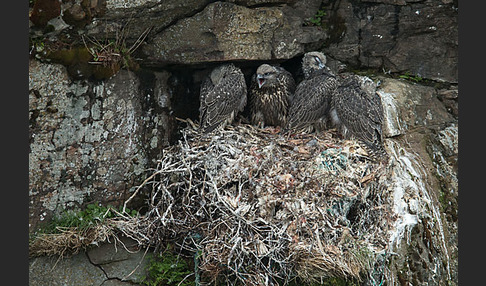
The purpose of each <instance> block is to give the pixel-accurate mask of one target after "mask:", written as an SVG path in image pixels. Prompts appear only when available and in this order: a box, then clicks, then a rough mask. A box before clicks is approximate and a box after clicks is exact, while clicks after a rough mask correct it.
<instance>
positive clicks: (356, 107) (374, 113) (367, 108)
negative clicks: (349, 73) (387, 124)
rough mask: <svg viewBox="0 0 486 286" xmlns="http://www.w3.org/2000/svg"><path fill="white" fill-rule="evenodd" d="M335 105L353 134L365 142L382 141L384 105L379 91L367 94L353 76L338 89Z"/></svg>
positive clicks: (340, 117) (343, 121) (338, 113)
mask: <svg viewBox="0 0 486 286" xmlns="http://www.w3.org/2000/svg"><path fill="white" fill-rule="evenodd" d="M333 106H334V108H335V109H336V113H337V115H338V117H339V119H340V121H341V122H342V124H344V126H345V127H346V128H347V129H348V130H349V131H350V132H351V134H352V135H354V136H356V137H357V138H359V139H361V140H363V141H365V142H370V143H371V142H377V141H381V125H382V123H383V107H382V105H381V99H380V96H379V95H378V94H377V93H374V94H372V95H369V94H367V93H366V92H365V91H364V90H362V89H361V87H360V85H359V83H358V81H357V80H356V79H353V78H351V79H349V80H346V81H345V82H344V83H343V84H342V85H340V86H339V87H338V88H337V89H336V93H335V95H334V97H333Z"/></svg>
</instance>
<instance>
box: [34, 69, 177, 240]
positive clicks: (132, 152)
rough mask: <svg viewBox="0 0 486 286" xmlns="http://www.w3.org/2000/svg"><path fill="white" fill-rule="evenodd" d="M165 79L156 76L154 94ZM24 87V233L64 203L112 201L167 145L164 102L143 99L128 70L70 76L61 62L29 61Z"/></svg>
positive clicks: (70, 205)
mask: <svg viewBox="0 0 486 286" xmlns="http://www.w3.org/2000/svg"><path fill="white" fill-rule="evenodd" d="M166 80H167V76H166V77H162V78H161V79H160V80H157V86H156V87H155V92H156V93H160V91H159V89H161V90H164V92H165V93H167V90H166V87H164V85H166V82H163V81H166ZM147 84H150V82H149V83H147ZM151 84H152V85H155V83H154V82H152V83H151ZM29 90H30V93H29V117H30V128H29V129H30V130H29V131H30V152H29V187H30V188H29V197H30V201H29V206H30V214H29V224H30V225H29V228H30V230H31V231H33V230H35V229H36V228H37V225H38V224H39V223H40V222H42V221H43V220H45V219H49V218H50V217H52V216H53V215H56V214H59V213H61V212H62V211H64V210H65V209H72V208H75V207H78V206H84V205H86V204H88V203H94V202H95V203H101V204H103V205H107V204H112V205H115V206H116V205H120V204H121V203H123V202H124V200H126V199H127V198H128V196H129V195H130V192H131V191H133V190H134V188H135V187H136V186H137V185H138V184H139V183H141V182H142V181H143V179H144V176H145V175H146V174H145V172H146V170H147V169H148V168H149V166H150V164H155V160H156V158H157V154H159V152H160V148H161V146H166V145H168V141H169V138H168V136H170V134H171V129H170V126H168V124H169V123H168V121H169V113H170V108H166V109H165V110H160V109H159V107H158V105H157V103H155V102H152V103H151V102H149V103H148V104H147V103H146V96H148V95H147V94H145V90H144V89H141V88H140V80H139V78H138V77H137V76H136V75H135V74H134V73H132V72H129V71H126V70H121V71H120V72H119V73H117V74H116V75H115V76H113V77H111V78H110V79H107V80H105V81H102V82H99V83H94V82H86V81H72V82H71V81H70V80H69V79H68V75H67V72H66V68H65V67H63V66H61V65H53V64H45V63H40V62H38V61H35V60H32V61H31V62H30V65H29ZM153 96H154V94H152V97H153ZM157 96H158V97H160V98H163V96H162V95H157ZM155 109H157V112H155ZM146 134H150V139H152V141H153V142H152V144H149V143H148V142H147V141H148V140H147V139H148V138H146ZM153 138H155V140H153ZM150 139H149V140H150ZM149 153H150V156H149V155H148V154H149Z"/></svg>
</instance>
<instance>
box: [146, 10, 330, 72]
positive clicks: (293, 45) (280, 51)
mask: <svg viewBox="0 0 486 286" xmlns="http://www.w3.org/2000/svg"><path fill="white" fill-rule="evenodd" d="M300 13H301V12H300V11H299V10H296V9H294V8H291V7H290V6H286V5H284V6H275V7H258V8H247V7H244V6H239V5H235V4H232V3H226V2H215V3H211V4H209V5H207V6H206V7H205V8H204V10H203V11H201V12H199V13H197V14H195V15H194V16H192V17H189V18H184V19H181V20H180V21H178V22H177V23H176V24H174V25H172V26H169V27H168V28H167V29H165V30H163V31H162V32H160V33H159V34H157V35H155V36H154V37H152V38H151V39H150V40H149V41H148V45H146V46H144V48H143V51H144V53H145V54H146V55H147V59H148V60H149V61H150V62H152V64H167V63H184V64H193V63H201V62H215V61H235V60H271V59H290V58H292V57H294V56H297V55H299V54H302V53H303V52H304V50H305V48H306V47H307V46H308V45H310V44H316V43H317V44H318V43H320V42H321V43H322V40H323V39H324V37H325V33H324V32H323V31H322V29H320V27H302V24H303V21H304V19H303V18H302V17H300V16H299V15H300Z"/></svg>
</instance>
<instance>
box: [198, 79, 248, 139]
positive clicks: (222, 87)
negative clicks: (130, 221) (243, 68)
mask: <svg viewBox="0 0 486 286" xmlns="http://www.w3.org/2000/svg"><path fill="white" fill-rule="evenodd" d="M201 99H202V100H203V101H202V102H201V106H202V107H203V106H204V108H203V109H202V110H201V127H202V128H203V129H204V132H206V133H207V132H210V131H212V130H213V129H215V128H216V127H218V126H219V125H220V124H221V123H223V122H224V121H225V120H227V119H229V118H230V116H231V113H232V112H235V113H237V112H238V111H242V109H243V108H244V105H245V104H246V83H245V81H244V77H242V76H241V75H239V74H235V73H230V74H227V75H225V76H224V78H223V79H222V80H221V81H220V83H219V84H217V85H215V86H214V87H213V88H212V89H210V90H209V91H208V92H207V93H206V94H204V95H203V94H201Z"/></svg>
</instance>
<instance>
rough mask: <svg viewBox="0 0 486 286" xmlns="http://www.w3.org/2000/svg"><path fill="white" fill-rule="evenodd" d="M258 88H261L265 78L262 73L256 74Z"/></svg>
mask: <svg viewBox="0 0 486 286" xmlns="http://www.w3.org/2000/svg"><path fill="white" fill-rule="evenodd" d="M257 82H258V88H262V86H263V85H264V84H265V78H264V77H263V76H262V75H260V74H259V75H257Z"/></svg>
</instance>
